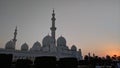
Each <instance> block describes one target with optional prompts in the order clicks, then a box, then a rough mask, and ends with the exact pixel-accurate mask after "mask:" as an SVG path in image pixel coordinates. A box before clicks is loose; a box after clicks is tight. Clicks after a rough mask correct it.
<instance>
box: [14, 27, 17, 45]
mask: <svg viewBox="0 0 120 68" xmlns="http://www.w3.org/2000/svg"><path fill="white" fill-rule="evenodd" d="M16 36H17V26H16V28H15V32H14V38H13V43H14V47H15V45H16V41H17V39H16Z"/></svg>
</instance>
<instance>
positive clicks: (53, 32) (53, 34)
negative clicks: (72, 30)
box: [50, 9, 56, 43]
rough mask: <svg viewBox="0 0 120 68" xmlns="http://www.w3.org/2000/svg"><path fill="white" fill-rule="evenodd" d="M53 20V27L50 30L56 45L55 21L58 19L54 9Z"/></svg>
mask: <svg viewBox="0 0 120 68" xmlns="http://www.w3.org/2000/svg"><path fill="white" fill-rule="evenodd" d="M51 20H52V27H51V28H50V30H51V35H52V37H53V38H54V43H55V31H56V27H55V20H56V18H55V11H54V9H53V13H52V18H51Z"/></svg>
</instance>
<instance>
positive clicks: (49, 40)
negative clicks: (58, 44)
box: [42, 35, 54, 47]
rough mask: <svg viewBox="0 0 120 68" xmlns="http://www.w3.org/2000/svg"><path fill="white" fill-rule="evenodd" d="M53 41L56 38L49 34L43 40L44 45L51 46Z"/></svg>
mask: <svg viewBox="0 0 120 68" xmlns="http://www.w3.org/2000/svg"><path fill="white" fill-rule="evenodd" d="M52 43H54V39H53V38H52V37H51V36H49V35H47V36H45V37H44V38H43V41H42V44H43V47H46V46H49V45H50V44H52Z"/></svg>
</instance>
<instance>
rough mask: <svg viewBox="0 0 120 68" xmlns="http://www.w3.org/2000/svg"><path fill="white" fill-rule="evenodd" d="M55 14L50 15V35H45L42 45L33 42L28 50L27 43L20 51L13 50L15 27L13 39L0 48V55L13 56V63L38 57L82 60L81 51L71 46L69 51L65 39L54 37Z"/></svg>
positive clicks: (15, 35)
mask: <svg viewBox="0 0 120 68" xmlns="http://www.w3.org/2000/svg"><path fill="white" fill-rule="evenodd" d="M55 20H56V18H55V12H54V10H53V13H52V18H51V21H52V27H51V28H50V30H51V35H47V36H45V37H44V38H43V40H42V45H41V43H40V42H38V41H37V42H35V43H34V44H33V46H32V48H29V46H28V45H27V43H24V44H22V46H21V50H17V49H15V46H16V41H17V39H16V37H17V27H16V28H15V32H14V38H13V39H12V40H10V41H8V42H7V43H6V45H5V48H0V54H2V53H4V54H13V61H16V60H17V59H30V60H33V61H34V59H35V57H38V56H55V57H56V58H57V59H58V60H59V58H64V57H75V58H77V59H78V60H82V52H81V49H78V50H77V47H76V46H75V45H73V46H72V47H71V48H70V49H69V48H68V46H67V45H66V39H65V38H64V37H63V36H60V37H58V38H57V40H56V37H55V31H56V27H55Z"/></svg>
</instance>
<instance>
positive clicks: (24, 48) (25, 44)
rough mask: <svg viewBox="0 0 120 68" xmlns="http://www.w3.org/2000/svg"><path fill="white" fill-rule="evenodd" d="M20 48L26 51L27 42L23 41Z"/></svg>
mask: <svg viewBox="0 0 120 68" xmlns="http://www.w3.org/2000/svg"><path fill="white" fill-rule="evenodd" d="M21 50H22V51H28V45H27V43H24V44H23V45H22V46H21Z"/></svg>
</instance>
